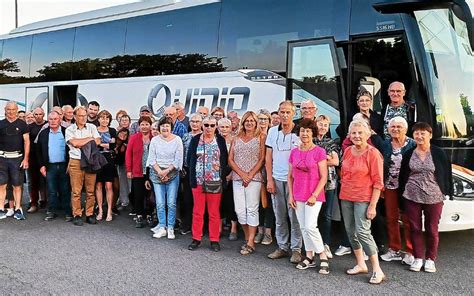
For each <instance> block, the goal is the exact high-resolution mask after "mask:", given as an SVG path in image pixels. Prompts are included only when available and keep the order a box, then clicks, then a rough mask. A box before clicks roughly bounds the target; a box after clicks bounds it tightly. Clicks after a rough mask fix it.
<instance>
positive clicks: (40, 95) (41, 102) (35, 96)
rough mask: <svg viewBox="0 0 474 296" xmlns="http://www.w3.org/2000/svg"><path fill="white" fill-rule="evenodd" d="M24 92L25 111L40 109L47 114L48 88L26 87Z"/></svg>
mask: <svg viewBox="0 0 474 296" xmlns="http://www.w3.org/2000/svg"><path fill="white" fill-rule="evenodd" d="M25 92H26V93H25V98H26V102H25V104H26V111H33V110H34V109H35V108H38V107H41V108H43V110H44V112H45V113H46V114H48V107H49V106H48V98H49V87H48V86H35V87H26V89H25Z"/></svg>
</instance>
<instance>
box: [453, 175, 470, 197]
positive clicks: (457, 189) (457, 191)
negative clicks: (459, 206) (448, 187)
mask: <svg viewBox="0 0 474 296" xmlns="http://www.w3.org/2000/svg"><path fill="white" fill-rule="evenodd" d="M453 187H454V198H455V199H469V200H474V183H473V181H472V180H468V179H465V178H463V177H461V176H458V175H453Z"/></svg>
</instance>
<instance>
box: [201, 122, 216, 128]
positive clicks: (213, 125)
mask: <svg viewBox="0 0 474 296" xmlns="http://www.w3.org/2000/svg"><path fill="white" fill-rule="evenodd" d="M204 127H216V125H215V124H214V123H205V124H204Z"/></svg>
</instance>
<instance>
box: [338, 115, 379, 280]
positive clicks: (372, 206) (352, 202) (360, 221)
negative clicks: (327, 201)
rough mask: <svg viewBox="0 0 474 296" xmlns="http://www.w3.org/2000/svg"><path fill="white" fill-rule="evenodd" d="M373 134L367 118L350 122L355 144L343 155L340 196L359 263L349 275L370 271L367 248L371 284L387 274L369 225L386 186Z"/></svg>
mask: <svg viewBox="0 0 474 296" xmlns="http://www.w3.org/2000/svg"><path fill="white" fill-rule="evenodd" d="M370 134H371V131H370V128H369V126H368V124H367V122H365V121H362V120H354V121H352V122H351V124H350V125H349V137H350V139H351V141H352V143H353V144H354V145H352V146H350V147H348V148H347V149H346V151H345V152H344V156H343V158H342V170H341V192H340V196H339V198H340V199H341V209H342V216H343V218H344V225H345V228H346V232H347V235H348V237H349V240H350V242H351V246H352V249H354V254H355V255H356V260H357V265H356V266H354V267H353V268H351V269H349V270H347V274H349V275H355V274H359V273H368V272H369V270H368V268H367V265H366V264H365V261H364V251H365V253H366V254H367V255H368V256H369V258H370V263H371V264H372V267H373V273H372V277H371V278H370V281H369V283H371V284H380V283H381V282H382V281H383V280H384V279H385V274H384V273H383V272H382V269H381V268H380V265H379V260H378V257H377V256H378V255H377V253H378V250H377V245H376V244H375V241H374V238H373V237H372V234H371V232H370V225H371V220H372V219H374V218H375V215H376V206H377V202H378V200H379V197H380V192H381V190H382V189H383V159H382V155H381V154H380V152H379V151H378V150H377V149H376V148H374V147H372V146H370V145H369V144H368V143H367V140H368V139H369V137H370ZM362 248H363V249H362Z"/></svg>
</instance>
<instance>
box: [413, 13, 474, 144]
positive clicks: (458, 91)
mask: <svg viewBox="0 0 474 296" xmlns="http://www.w3.org/2000/svg"><path fill="white" fill-rule="evenodd" d="M415 17H416V19H417V22H418V25H419V28H420V33H421V37H422V39H423V44H424V50H425V53H426V55H427V62H428V66H429V69H430V76H431V77H430V78H431V81H430V83H431V89H432V91H433V92H434V93H433V97H434V98H435V102H434V103H435V112H436V121H437V128H438V131H439V132H440V135H441V137H442V138H451V139H452V138H467V137H470V136H473V135H474V115H473V112H474V87H473V85H474V84H473V82H474V53H473V51H472V50H471V47H470V44H469V39H468V31H467V27H466V23H464V22H463V21H461V20H460V19H458V18H457V17H456V16H455V15H454V13H452V11H451V10H448V9H436V10H425V11H416V12H415Z"/></svg>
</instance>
